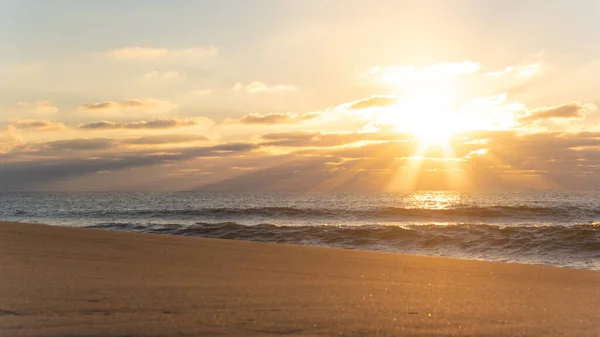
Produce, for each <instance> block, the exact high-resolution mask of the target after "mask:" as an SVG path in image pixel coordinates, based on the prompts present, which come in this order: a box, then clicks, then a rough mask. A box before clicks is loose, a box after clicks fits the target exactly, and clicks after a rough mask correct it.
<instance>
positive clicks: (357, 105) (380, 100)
mask: <svg viewBox="0 0 600 337" xmlns="http://www.w3.org/2000/svg"><path fill="white" fill-rule="evenodd" d="M399 100H400V98H398V97H396V96H372V97H369V98H365V99H361V100H359V101H356V102H353V103H351V104H350V105H348V107H347V109H348V110H360V109H368V108H377V107H386V106H390V105H394V104H396V103H398V101H399Z"/></svg>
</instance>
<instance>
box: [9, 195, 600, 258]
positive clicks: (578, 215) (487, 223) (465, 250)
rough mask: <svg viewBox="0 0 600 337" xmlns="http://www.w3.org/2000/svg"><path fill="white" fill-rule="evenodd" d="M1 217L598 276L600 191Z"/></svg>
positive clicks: (56, 206)
mask: <svg viewBox="0 0 600 337" xmlns="http://www.w3.org/2000/svg"><path fill="white" fill-rule="evenodd" d="M0 219H2V220H9V221H21V222H31V223H47V224H54V225H61V226H72V227H89V228H100V229H107V230H121V231H133V232H144V233H157V234H170V235H187V236H199V237H209V238H223V239H236V240H252V241H262V242H277V243H291V244H302V245H316V246H328V247H340V248H347V249H362V250H375V251H385V252H398V253H409V254H418V255H432V256H448V257H456V258H466V259H478V260H487V261H501V262H516V263H531V264H543V265H552V266H560V267H569V268H581V269H593V270H600V192H561V191H522V192H486V193H463V192H414V193H375V192H348V193H341V192H340V193H311V192H272V193H266V192H260V193H239V192H236V193H234V192H114V193H113V192H76V193H71V192H52V193H49V192H0Z"/></svg>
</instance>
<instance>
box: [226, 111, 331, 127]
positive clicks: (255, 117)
mask: <svg viewBox="0 0 600 337" xmlns="http://www.w3.org/2000/svg"><path fill="white" fill-rule="evenodd" d="M317 117H319V114H318V113H304V114H295V113H272V114H259V113H251V114H247V115H244V116H242V117H240V118H239V119H237V120H234V121H229V122H233V123H241V124H267V125H272V124H296V123H300V122H302V121H306V120H309V119H314V118H317Z"/></svg>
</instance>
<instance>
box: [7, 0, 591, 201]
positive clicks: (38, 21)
mask: <svg viewBox="0 0 600 337" xmlns="http://www.w3.org/2000/svg"><path fill="white" fill-rule="evenodd" d="M598 32H600V1H597V0H593V1H592V0H589V1H579V2H577V4H576V5H575V4H573V3H569V2H566V1H534V0H529V1H519V2H498V1H444V2H440V1H419V2H412V1H369V2H366V1H333V0H331V1H326V2H323V1H313V0H308V1H259V0H255V1H233V0H227V1H218V2H212V1H183V0H182V1H169V2H166V1H164V2H161V1H134V0H131V1H86V2H75V1H52V2H50V1H41V0H38V1H32V0H27V1H2V0H0V41H2V42H1V43H0V77H1V78H2V79H3V81H1V82H0V162H1V164H0V191H2V190H69V191H70V190H73V191H77V190H196V189H210V190H250V191H263V190H311V191H330V190H376V191H396V190H413V189H434V190H437V189H460V190H464V189H467V190H489V189H598V188H600V179H599V178H600V112H599V111H598V106H600V44H598V43H597V33H598Z"/></svg>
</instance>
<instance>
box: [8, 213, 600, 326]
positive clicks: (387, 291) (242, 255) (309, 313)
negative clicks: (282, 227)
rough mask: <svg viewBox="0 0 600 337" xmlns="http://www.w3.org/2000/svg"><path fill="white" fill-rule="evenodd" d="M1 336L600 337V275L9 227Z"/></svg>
mask: <svg viewBox="0 0 600 337" xmlns="http://www.w3.org/2000/svg"><path fill="white" fill-rule="evenodd" d="M0 269H1V276H0V277H1V279H0V280H1V281H0V336H15V337H16V336H200V335H206V336H217V335H234V336H253V335H298V336H331V335H346V336H373V335H386V336H411V335H418V336H431V335H456V336H469V335H477V336H480V335H484V336H599V335H600V272H597V271H583V270H571V269H562V268H553V267H543V266H530V265H517V264H502V263H490V262H479V261H466V260H456V259H447V258H432V257H419V256H409V255H401V254H386V253H376V252H366V251H351V250H341V249H332V248H319V247H304V246H294V245H278V244H266V243H255V242H243V241H229V240H212V239H201V238H192V237H177V236H167V235H150V234H136V233H125V232H111V231H101V230H91V229H76V228H64V227H55V226H45V225H28V224H15V223H0Z"/></svg>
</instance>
